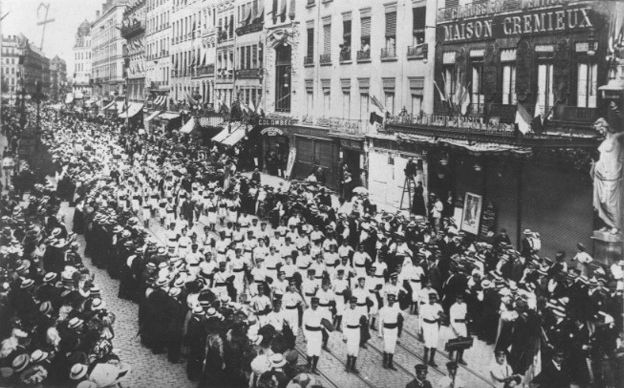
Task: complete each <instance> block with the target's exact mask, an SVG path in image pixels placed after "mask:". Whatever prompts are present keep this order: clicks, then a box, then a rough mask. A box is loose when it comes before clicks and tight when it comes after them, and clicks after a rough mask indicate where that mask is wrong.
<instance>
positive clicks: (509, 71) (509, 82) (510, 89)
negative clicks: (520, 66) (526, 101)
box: [503, 62, 517, 105]
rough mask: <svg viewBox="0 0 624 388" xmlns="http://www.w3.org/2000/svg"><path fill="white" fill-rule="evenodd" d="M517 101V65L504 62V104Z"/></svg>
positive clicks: (513, 103) (511, 103) (512, 103)
mask: <svg viewBox="0 0 624 388" xmlns="http://www.w3.org/2000/svg"><path fill="white" fill-rule="evenodd" d="M516 102H517V100H516V66H515V65H514V64H513V63H509V62H508V63H503V104H505V105H515V104H516Z"/></svg>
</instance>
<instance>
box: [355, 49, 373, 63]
mask: <svg viewBox="0 0 624 388" xmlns="http://www.w3.org/2000/svg"><path fill="white" fill-rule="evenodd" d="M370 60H371V57H370V50H360V51H358V52H357V61H358V63H365V62H370Z"/></svg>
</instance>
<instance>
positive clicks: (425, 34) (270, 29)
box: [263, 0, 436, 195]
mask: <svg viewBox="0 0 624 388" xmlns="http://www.w3.org/2000/svg"><path fill="white" fill-rule="evenodd" d="M271 5H272V8H271V9H267V12H266V18H265V23H266V25H267V33H266V35H267V36H266V49H265V59H266V62H265V65H266V69H267V75H266V77H265V80H264V92H265V98H264V101H265V109H266V111H267V112H274V113H276V114H278V115H282V116H284V117H286V118H290V119H294V120H298V124H296V125H291V126H287V127H283V128H282V132H283V134H282V135H281V136H274V135H275V134H274V133H270V135H271V136H267V138H266V141H265V145H266V146H267V147H265V148H266V149H265V150H264V151H263V152H264V153H265V155H266V153H267V152H270V151H271V150H273V149H274V147H273V145H272V144H274V143H278V144H283V143H289V144H288V146H287V147H283V146H282V147H281V148H282V150H283V149H284V148H286V149H293V153H295V155H296V158H295V163H294V170H293V171H292V174H291V175H292V176H298V177H302V176H306V175H308V174H309V173H310V171H311V170H312V169H313V168H318V167H321V168H322V169H323V170H324V172H325V175H326V179H327V184H328V185H329V186H331V187H338V186H339V183H340V181H341V180H342V179H343V175H344V170H346V171H349V172H350V174H351V176H352V178H351V179H352V180H353V181H354V182H356V183H357V184H362V185H370V186H371V189H373V191H375V192H376V191H381V192H380V193H379V195H384V194H383V192H384V191H385V187H382V186H381V185H380V186H379V187H375V185H373V184H372V183H373V181H374V179H376V178H375V177H369V176H367V171H368V168H367V166H368V160H367V157H368V154H369V150H368V148H367V140H366V136H367V135H368V134H371V133H373V134H374V133H376V132H377V129H378V128H379V127H380V126H379V125H378V124H376V125H371V124H370V117H371V113H375V114H376V116H374V117H378V119H377V121H382V119H383V117H384V116H386V115H389V116H392V115H395V114H398V113H399V112H402V111H403V112H406V114H409V115H414V116H419V115H421V112H428V113H430V112H431V111H432V107H433V83H432V82H431V80H432V76H433V62H432V59H433V54H432V52H429V50H428V48H429V47H432V44H433V42H434V41H435V30H434V29H428V28H427V26H433V25H435V11H436V10H435V1H432V0H429V1H426V0H421V1H413V0H398V1H394V2H379V1H372V0H369V1H360V2H337V1H321V0H306V1H302V2H296V3H295V2H273V3H271ZM291 5H296V8H293V9H291V8H290V6H291ZM427 80H428V81H429V82H427ZM374 124H375V122H374ZM287 140H288V141H287ZM267 143H268V144H267ZM293 143H294V144H293ZM281 152H282V153H283V152H284V151H281ZM278 158H281V159H282V163H284V165H285V163H286V161H285V156H284V155H278ZM402 160H403V162H402V163H403V164H405V162H406V161H407V157H406V158H404V159H402ZM402 183H403V182H401V184H402ZM375 194H377V193H375Z"/></svg>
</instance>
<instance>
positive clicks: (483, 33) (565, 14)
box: [438, 8, 594, 42]
mask: <svg viewBox="0 0 624 388" xmlns="http://www.w3.org/2000/svg"><path fill="white" fill-rule="evenodd" d="M589 28H594V21H593V20H592V13H591V8H570V9H558V10H550V11H544V12H537V13H526V14H521V15H507V16H494V17H492V18H490V19H481V20H470V21H462V22H455V23H449V24H445V25H442V26H440V27H439V30H438V32H439V38H440V39H441V41H442V42H456V41H464V40H482V39H490V38H506V37H511V36H519V35H532V34H540V33H550V32H561V31H568V32H572V31H575V30H581V29H589Z"/></svg>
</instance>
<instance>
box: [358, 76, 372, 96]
mask: <svg viewBox="0 0 624 388" xmlns="http://www.w3.org/2000/svg"><path fill="white" fill-rule="evenodd" d="M358 84H359V86H360V94H368V90H369V89H370V78H358Z"/></svg>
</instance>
